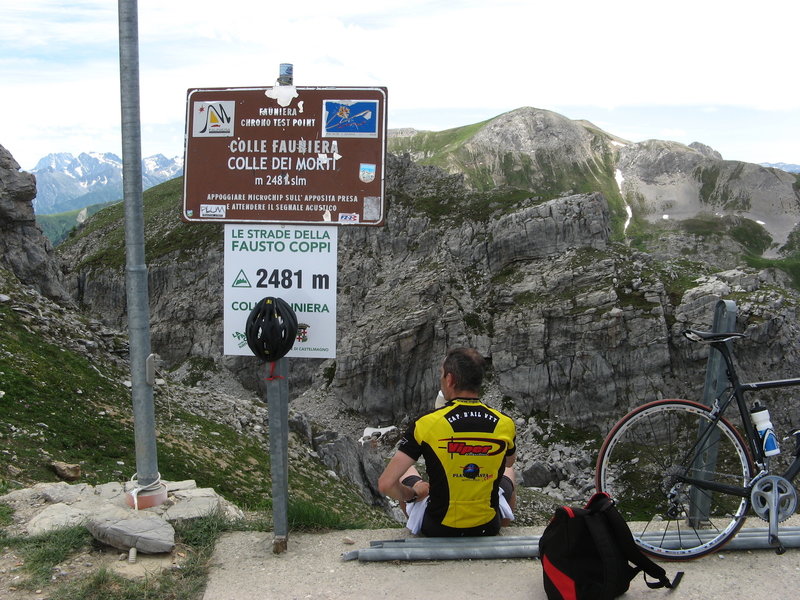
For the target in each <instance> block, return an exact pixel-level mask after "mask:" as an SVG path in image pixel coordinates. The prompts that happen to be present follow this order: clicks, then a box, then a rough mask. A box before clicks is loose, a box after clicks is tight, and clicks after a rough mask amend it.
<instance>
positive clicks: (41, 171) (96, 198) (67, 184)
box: [30, 152, 183, 215]
mask: <svg viewBox="0 0 800 600" xmlns="http://www.w3.org/2000/svg"><path fill="white" fill-rule="evenodd" d="M30 172H31V173H32V174H33V175H34V176H35V177H36V198H35V199H34V202H33V209H34V212H35V213H36V214H37V215H39V214H58V213H63V212H68V211H72V210H76V209H81V208H85V207H87V206H91V205H95V204H105V203H107V202H114V201H117V200H121V199H122V159H121V158H119V156H117V155H116V154H113V153H111V152H82V153H80V154H79V155H78V156H73V155H72V154H71V153H68V152H60V153H51V154H48V155H47V156H44V157H42V158H41V159H39V161H38V162H37V163H36V166H35V167H34V168H33V169H32V170H31V171H30ZM182 174H183V158H182V157H175V158H171V159H170V158H166V157H165V156H164V155H162V154H155V155H153V156H149V157H146V158H143V159H142V187H143V189H149V188H151V187H153V186H154V185H157V184H159V183H162V182H164V181H167V180H169V179H172V178H174V177H178V176H180V175H182Z"/></svg>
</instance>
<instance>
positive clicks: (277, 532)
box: [266, 358, 289, 554]
mask: <svg viewBox="0 0 800 600" xmlns="http://www.w3.org/2000/svg"><path fill="white" fill-rule="evenodd" d="M288 371H289V369H288V363H287V359H286V358H280V359H278V360H277V361H275V362H274V363H267V390H266V392H267V410H268V411H269V464H270V473H271V475H272V521H273V534H274V538H273V540H272V551H273V552H274V553H275V554H280V553H282V552H285V551H286V548H287V542H288V539H289V515H288V512H289V382H288V380H287V379H286V377H287V375H288Z"/></svg>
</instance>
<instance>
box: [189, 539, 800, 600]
mask: <svg viewBox="0 0 800 600" xmlns="http://www.w3.org/2000/svg"><path fill="white" fill-rule="evenodd" d="M401 531H405V530H398V529H390V530H377V531H364V530H359V531H341V532H336V533H326V534H294V535H291V536H290V539H289V549H288V551H287V552H286V553H284V554H281V555H275V554H273V553H272V545H271V541H272V537H271V535H270V534H268V533H260V532H259V533H252V532H244V533H231V534H226V535H224V536H223V537H222V538H221V539H220V540H219V542H218V543H217V547H216V550H215V552H214V557H213V559H212V568H211V575H210V578H209V583H208V587H207V589H206V592H205V596H204V600H263V599H264V598H280V599H281V600H296V599H298V600H299V599H307V598H311V599H348V600H361V599H363V600H367V599H369V600H372V599H376V598H392V599H395V598H415V599H423V600H424V599H438V598H457V599H458V600H466V599H471V598H475V599H481V600H486V599H487V598H495V597H498V598H503V599H504V600H523V599H524V600H546V596H545V594H544V589H543V587H542V569H541V564H540V563H539V561H538V560H537V559H510V560H502V559H498V560H465V561H426V562H399V561H396V562H359V561H342V560H341V556H342V554H344V553H347V552H350V551H352V550H356V549H360V548H367V547H369V542H370V541H372V540H385V539H396V538H399V537H403V534H402V533H400V532H401ZM511 531H513V535H540V534H541V531H542V529H541V528H528V527H521V528H514V529H513V530H511ZM406 533H407V532H406ZM798 559H800V550H789V551H787V552H786V554H784V555H783V556H776V555H775V553H774V552H771V551H768V550H765V551H761V550H758V551H737V552H722V553H719V554H716V555H713V556H710V557H707V558H703V559H699V560H696V561H692V562H682V563H666V562H661V565H662V566H663V567H664V568H665V569H667V572H668V574H670V575H672V574H674V573H675V572H676V571H678V570H682V571H685V573H686V575H685V576H684V579H683V581H682V582H681V584H680V586H679V588H678V589H677V590H675V591H674V592H672V593H669V594H667V592H665V591H663V590H650V589H649V588H647V586H646V585H645V584H644V582H643V581H642V579H640V578H637V579H635V580H634V581H633V582H632V584H631V590H630V591H629V592H628V593H627V594H625V596H624V598H625V599H626V600H638V599H649V600H658V599H659V598H664V600H667V599H668V600H714V599H720V600H734V599H736V598H749V599H751V600H760V599H764V600H790V599H794V598H795V597H796V596H797V589H799V588H800V560H798Z"/></svg>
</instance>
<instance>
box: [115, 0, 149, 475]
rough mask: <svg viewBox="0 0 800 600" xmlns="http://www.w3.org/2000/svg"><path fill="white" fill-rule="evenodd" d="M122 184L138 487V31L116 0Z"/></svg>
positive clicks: (145, 405)
mask: <svg viewBox="0 0 800 600" xmlns="http://www.w3.org/2000/svg"><path fill="white" fill-rule="evenodd" d="M119 64H120V97H121V104H122V182H123V195H124V199H125V257H126V286H127V302H128V333H129V338H130V362H131V384H132V387H131V390H132V401H133V421H134V435H135V440H136V473H137V479H138V484H139V486H140V487H144V486H148V485H150V484H153V483H155V482H156V481H158V479H159V474H158V460H157V456H156V436H155V430H156V428H155V415H154V409H153V381H152V379H153V377H152V374H153V357H152V355H151V354H150V307H149V304H148V298H149V294H148V289H147V267H146V265H145V255H144V217H143V203H142V149H141V145H142V143H141V142H142V140H141V126H140V116H139V32H138V16H137V3H136V0H119Z"/></svg>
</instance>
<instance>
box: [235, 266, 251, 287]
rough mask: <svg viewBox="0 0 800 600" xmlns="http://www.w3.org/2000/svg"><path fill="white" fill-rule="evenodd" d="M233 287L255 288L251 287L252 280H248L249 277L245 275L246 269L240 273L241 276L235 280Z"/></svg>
mask: <svg viewBox="0 0 800 600" xmlns="http://www.w3.org/2000/svg"><path fill="white" fill-rule="evenodd" d="M231 287H235V288H249V287H253V286H252V285H250V280H249V279H248V278H247V275H245V274H244V269H242V270H240V271H239V274H238V275H237V276H236V279H234V280H233V285H232V286H231Z"/></svg>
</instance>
